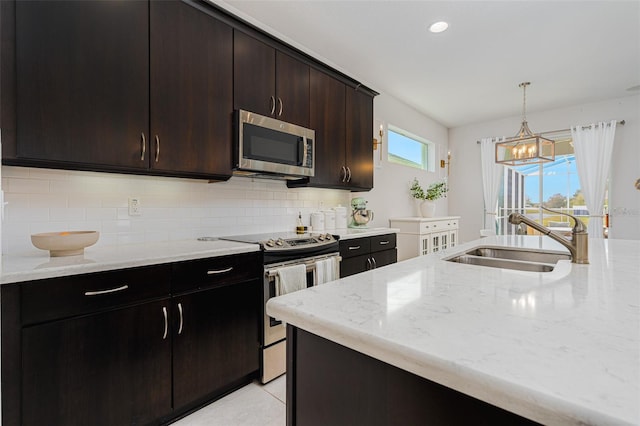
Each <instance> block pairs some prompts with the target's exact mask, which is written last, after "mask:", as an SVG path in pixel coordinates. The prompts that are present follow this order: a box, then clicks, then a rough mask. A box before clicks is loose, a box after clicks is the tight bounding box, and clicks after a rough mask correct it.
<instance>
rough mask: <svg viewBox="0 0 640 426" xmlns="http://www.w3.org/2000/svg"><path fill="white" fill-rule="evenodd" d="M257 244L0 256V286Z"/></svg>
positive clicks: (190, 243) (191, 243)
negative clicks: (55, 254) (61, 255)
mask: <svg viewBox="0 0 640 426" xmlns="http://www.w3.org/2000/svg"><path fill="white" fill-rule="evenodd" d="M258 250H260V246H258V245H257V244H246V243H237V242H233V241H223V240H214V241H198V240H195V239H194V240H182V241H169V242H158V243H144V244H127V245H118V246H105V247H87V248H86V249H85V250H84V254H83V255H77V256H65V257H49V253H48V252H46V251H42V252H41V253H29V254H25V255H20V256H8V255H5V256H2V269H1V270H0V284H8V283H14V282H21V281H31V280H38V279H45V278H54V277H62V276H68V275H77V274H86V273H90V272H101V271H109V270H115V269H124V268H133V267H137V266H147V265H157V264H161V263H170V262H180V261H185V260H192V259H204V258H208V257H217V256H224V255H229V254H239V253H248V252H253V251H258Z"/></svg>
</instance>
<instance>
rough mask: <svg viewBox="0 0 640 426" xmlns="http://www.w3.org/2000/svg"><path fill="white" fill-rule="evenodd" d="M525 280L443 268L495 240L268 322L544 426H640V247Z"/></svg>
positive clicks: (609, 243) (408, 266) (520, 240)
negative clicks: (280, 323) (301, 331)
mask: <svg viewBox="0 0 640 426" xmlns="http://www.w3.org/2000/svg"><path fill="white" fill-rule="evenodd" d="M589 244H590V247H589V260H590V262H591V263H590V264H589V265H576V264H572V263H570V262H569V261H560V262H559V263H558V265H557V266H556V268H555V269H554V270H553V271H552V272H546V273H538V272H521V271H513V270H505V269H497V268H489V267H482V266H475V265H467V264H459V263H454V262H447V261H444V260H443V258H445V257H449V256H451V255H452V254H454V253H458V252H462V251H466V250H468V249H470V248H473V247H475V246H479V245H485V246H486V245H489V246H515V247H528V248H536V249H537V248H542V249H549V250H558V251H562V252H567V250H566V249H565V248H564V247H562V246H561V245H560V244H558V243H556V242H555V241H553V240H551V239H550V238H548V237H535V236H507V237H500V236H499V237H489V238H485V239H481V240H476V241H473V242H469V243H466V244H464V245H459V246H457V247H454V248H451V249H449V250H448V251H447V252H443V253H438V254H433V255H429V256H423V257H418V258H413V259H409V260H406V261H403V262H400V263H397V264H393V265H389V266H385V267H382V268H378V269H374V270H372V271H368V272H364V273H361V274H357V275H353V276H350V277H347V278H343V279H340V280H338V281H334V282H332V283H328V284H324V285H321V286H318V287H313V288H310V289H307V290H302V291H298V292H295V293H291V294H287V295H284V296H281V297H278V298H274V299H270V300H269V302H268V304H267V311H268V313H269V315H272V316H274V317H277V318H279V319H282V320H284V321H286V322H287V323H289V324H292V325H294V326H296V327H299V328H302V329H304V330H307V331H309V332H311V333H314V334H316V335H319V336H321V337H324V338H327V339H329V340H332V341H334V342H336V343H339V344H341V345H344V346H347V347H350V348H353V349H355V350H357V351H359V352H362V353H364V354H367V355H369V356H372V357H374V358H377V359H379V360H382V361H384V362H387V363H389V364H392V365H395V366H397V367H400V368H402V369H404V370H407V371H409V372H412V373H414V374H416V375H418V376H421V377H425V378H427V379H430V380H432V381H435V382H437V383H441V384H443V385H445V386H447V387H450V388H453V389H456V390H458V391H460V392H463V393H466V394H469V395H471V396H473V397H476V398H478V399H481V400H484V401H487V402H489V403H490V404H493V405H496V406H498V407H502V408H504V409H506V410H509V411H512V412H515V413H517V414H519V415H522V416H524V417H527V418H530V419H533V420H535V421H538V422H541V423H543V424H598V425H605V424H616V425H618V424H635V425H637V424H640V241H630V240H593V239H592V240H590V241H589Z"/></svg>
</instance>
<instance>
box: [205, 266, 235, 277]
mask: <svg viewBox="0 0 640 426" xmlns="http://www.w3.org/2000/svg"><path fill="white" fill-rule="evenodd" d="M231 271H233V266H229V267H228V268H226V269H216V270H211V271H207V275H217V274H224V273H226V272H231Z"/></svg>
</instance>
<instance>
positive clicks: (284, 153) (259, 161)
mask: <svg viewBox="0 0 640 426" xmlns="http://www.w3.org/2000/svg"><path fill="white" fill-rule="evenodd" d="M235 132H236V138H235V140H236V146H235V150H234V151H235V173H236V174H244V175H254V174H257V175H261V174H271V175H273V176H279V177H286V178H302V177H307V176H313V175H314V166H315V158H314V150H315V131H313V130H311V129H307V128H305V127H301V126H297V125H295V124H291V123H285V122H284V121H280V120H276V119H274V118H271V117H265V116H263V115H259V114H255V113H253V112H249V111H244V110H237V111H236V112H235ZM238 172H239V173H238Z"/></svg>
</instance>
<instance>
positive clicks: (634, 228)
mask: <svg viewBox="0 0 640 426" xmlns="http://www.w3.org/2000/svg"><path fill="white" fill-rule="evenodd" d="M623 119H624V120H625V121H626V124H625V125H624V126H620V125H618V126H617V128H616V137H615V146H614V152H613V164H612V168H611V185H610V194H609V206H610V226H611V228H610V230H609V236H610V238H623V239H640V191H638V190H636V189H635V188H634V183H635V181H636V179H638V178H640V96H638V95H635V96H629V97H625V98H620V99H612V100H609V101H604V102H598V103H590V104H584V105H577V106H573V107H569V108H562V109H557V110H552V111H544V112H536V113H528V114H527V121H528V122H529V126H530V127H531V129H532V131H534V132H544V131H551V130H559V129H567V128H569V127H571V126H574V125H586V124H591V123H593V122H597V121H610V120H623ZM521 120H522V118H521V117H520V116H514V117H508V118H504V119H500V120H494V121H490V122H485V123H478V124H472V125H468V126H463V127H457V128H453V129H450V131H449V147H450V149H451V156H452V163H453V166H452V168H451V178H450V188H451V189H450V191H449V197H448V200H449V210H450V211H452V212H456V214H459V215H461V216H462V220H461V221H460V235H459V238H460V241H461V242H464V241H470V240H474V239H476V238H478V236H479V230H480V229H482V228H483V227H484V226H483V211H484V202H483V199H482V181H481V179H480V176H481V174H482V172H481V167H480V146H479V145H478V144H477V143H476V141H478V140H480V139H481V138H483V137H490V136H507V137H509V136H513V135H514V134H515V133H516V132H517V130H518V128H519V127H520V122H521Z"/></svg>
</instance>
